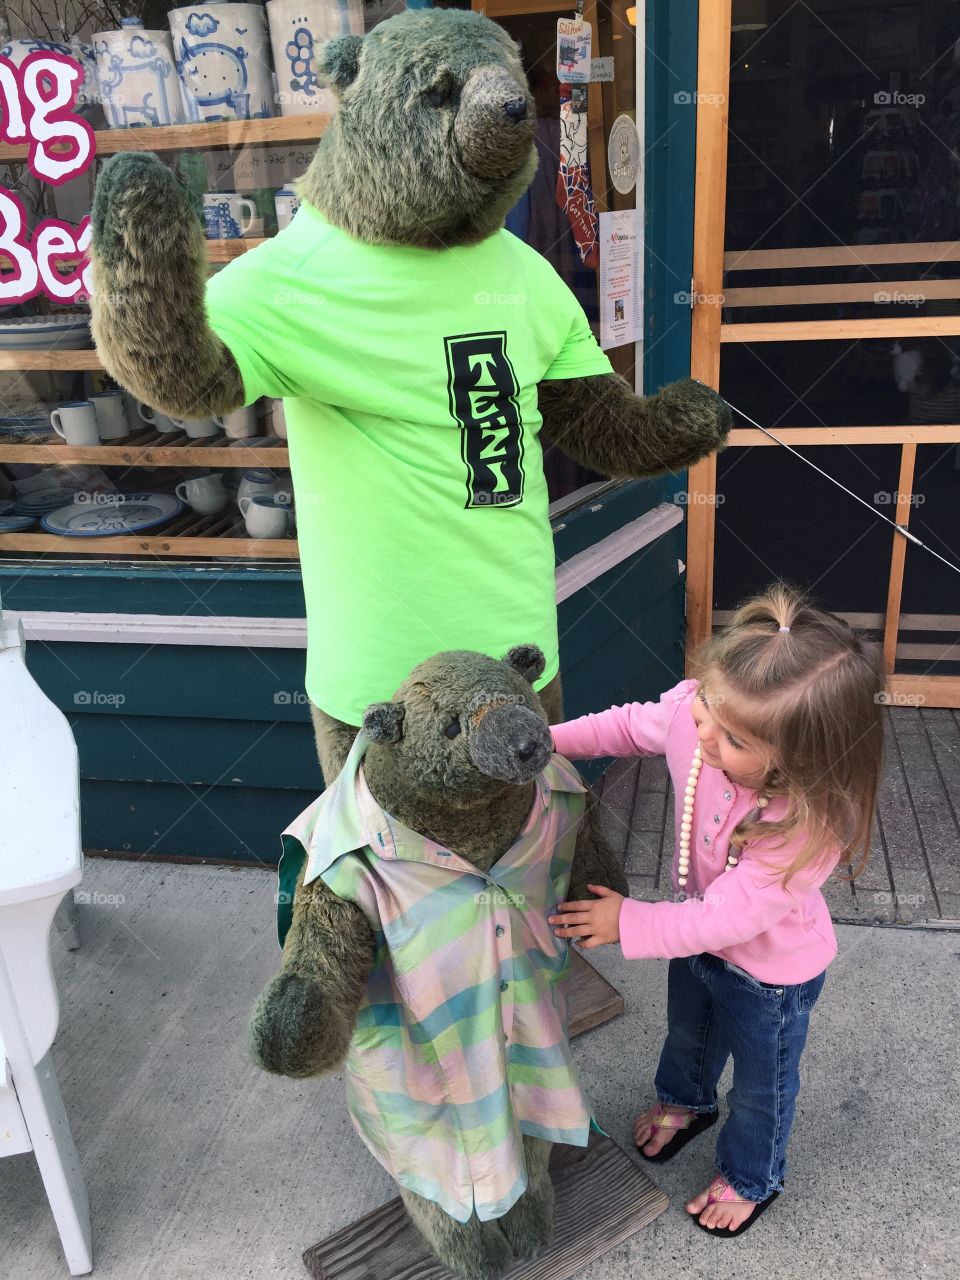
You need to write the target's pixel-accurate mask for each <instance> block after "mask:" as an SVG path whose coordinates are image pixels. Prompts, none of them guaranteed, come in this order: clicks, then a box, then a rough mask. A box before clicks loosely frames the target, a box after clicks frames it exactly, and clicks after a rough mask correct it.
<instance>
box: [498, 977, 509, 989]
mask: <svg viewBox="0 0 960 1280" xmlns="http://www.w3.org/2000/svg"><path fill="white" fill-rule="evenodd" d="M509 985H510V983H509V982H508V981H507V980H506V978H504V979H503V980H502V981H501V983H500V990H501V991H506V989H507V987H509Z"/></svg>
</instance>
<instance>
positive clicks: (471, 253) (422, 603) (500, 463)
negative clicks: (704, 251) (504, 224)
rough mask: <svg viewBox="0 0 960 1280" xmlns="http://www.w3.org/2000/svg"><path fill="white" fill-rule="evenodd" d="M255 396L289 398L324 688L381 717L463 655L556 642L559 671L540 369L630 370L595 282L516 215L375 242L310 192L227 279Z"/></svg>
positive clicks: (222, 276) (312, 662) (318, 670)
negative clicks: (461, 231)
mask: <svg viewBox="0 0 960 1280" xmlns="http://www.w3.org/2000/svg"><path fill="white" fill-rule="evenodd" d="M207 315H208V319H209V322H210V325H211V327H212V328H213V330H214V331H215V332H216V333H217V334H218V335H219V336H220V338H222V340H223V341H224V343H225V344H226V345H227V347H228V348H229V349H230V351H231V352H232V353H233V356H234V358H235V359H236V361H237V364H238V365H239V368H240V372H241V374H242V376H243V385H244V390H245V398H244V404H252V403H253V401H254V400H256V399H258V398H259V397H260V396H273V397H282V398H283V400H284V412H285V416H286V421H287V435H288V445H289V449H290V469H291V473H292V476H293V488H294V494H295V499H296V508H297V534H298V538H299V542H300V560H301V568H302V573H303V589H304V596H305V599H306V607H307V677H306V688H307V693H308V695H309V697H310V698H311V699H312V701H313V702H315V703H316V704H317V706H319V707H321V708H322V709H323V710H324V711H326V712H327V713H328V714H329V715H332V716H336V717H337V718H338V719H341V720H344V721H346V722H347V723H348V724H357V725H358V724H360V722H361V720H362V718H363V713H364V711H365V709H366V708H367V706H368V705H369V704H370V703H371V702H379V701H386V700H388V699H389V698H391V697H392V696H393V694H394V692H395V691H396V689H397V687H398V685H399V684H400V683H401V681H402V680H403V679H404V678H405V677H406V676H407V675H408V674H409V672H410V670H411V669H412V668H413V667H414V666H416V664H417V663H419V662H421V661H423V660H424V659H425V658H428V657H430V656H431V655H432V654H434V653H438V652H440V651H441V650H443V649H474V650H478V651H480V652H482V653H487V654H489V655H490V656H492V657H495V658H500V657H502V656H503V655H504V654H505V653H506V652H507V650H508V649H509V648H511V646H513V645H516V644H537V645H539V646H540V648H541V649H542V650H543V652H544V654H545V655H546V659H547V665H546V669H545V671H544V673H543V676H542V677H541V678H540V680H539V681H538V682H537V686H538V687H541V686H542V685H543V684H545V683H546V682H547V681H548V680H551V679H552V678H553V677H554V676H555V675H556V673H557V669H558V665H559V658H558V652H557V616H556V596H555V587H554V553H553V539H552V536H551V531H550V525H549V520H548V515H547V486H546V481H545V479H544V475H543V460H542V453H541V448H540V441H539V436H538V433H539V430H540V426H541V418H540V413H539V410H538V408H537V384H538V382H540V381H541V380H542V379H544V378H582V377H587V376H589V375H591V374H602V373H610V372H611V365H610V362H609V360H608V359H607V357H606V356H605V355H604V353H603V352H602V351H601V350H600V348H599V346H598V345H597V342H596V340H595V339H594V337H593V334H592V333H591V331H590V326H589V325H588V323H587V319H586V316H585V315H584V313H583V310H582V308H581V306H580V304H579V303H578V302H577V300H576V298H575V297H574V296H573V294H572V293H571V292H570V290H569V289H568V288H567V286H566V285H565V284H564V283H563V281H562V280H561V279H560V277H559V276H558V275H557V273H556V272H555V271H554V269H553V267H552V266H551V265H550V263H549V262H547V260H546V259H545V258H543V257H541V255H540V254H539V253H537V252H536V251H535V250H534V249H531V248H530V247H529V246H528V245H526V244H524V243H523V241H522V240H518V239H517V238H516V237H515V236H513V235H511V234H510V232H508V231H506V230H501V231H499V232H497V234H496V235H493V236H491V237H489V238H488V239H487V240H484V241H483V242H482V243H480V244H477V245H472V246H469V247H465V248H454V249H443V250H432V249H418V248H397V247H395V246H390V245H370V244H365V243H364V242H363V241H361V240H357V239H354V238H353V237H351V236H349V235H347V234H346V233H345V232H343V231H341V230H340V229H339V228H337V227H335V226H333V225H331V224H330V223H329V222H328V221H327V220H326V218H325V217H324V216H323V215H322V214H321V213H320V212H319V211H318V210H317V209H316V208H314V207H313V206H312V205H309V204H302V205H301V206H300V209H299V211H298V212H297V214H296V217H295V218H294V219H293V221H292V222H291V224H290V226H289V227H287V228H286V229H285V230H284V231H282V232H281V233H280V234H279V235H277V236H275V237H274V238H273V239H270V240H268V241H266V242H265V243H264V244H262V245H260V246H258V247H257V248H256V249H253V250H251V251H250V252H249V253H245V254H244V255H243V256H242V257H240V258H237V259H235V260H234V261H233V262H231V263H230V264H229V266H228V267H227V268H226V269H224V270H223V271H221V272H219V273H217V274H216V275H213V276H211V277H210V279H209V282H208V285H207Z"/></svg>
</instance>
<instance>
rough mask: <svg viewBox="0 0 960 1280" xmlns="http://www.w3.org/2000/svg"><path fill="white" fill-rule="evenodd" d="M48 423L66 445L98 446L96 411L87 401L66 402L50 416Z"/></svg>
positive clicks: (98, 434)
mask: <svg viewBox="0 0 960 1280" xmlns="http://www.w3.org/2000/svg"><path fill="white" fill-rule="evenodd" d="M50 423H51V425H52V426H53V429H54V431H55V432H56V433H57V435H58V436H59V437H60V439H61V440H65V441H66V442H67V444H74V445H81V444H83V445H86V444H99V443H100V432H99V430H98V428H97V411H96V409H94V407H93V405H92V404H91V403H90V401H89V400H68V401H67V402H66V403H65V404H62V405H60V406H59V407H58V408H56V409H54V411H53V412H52V413H51V414H50Z"/></svg>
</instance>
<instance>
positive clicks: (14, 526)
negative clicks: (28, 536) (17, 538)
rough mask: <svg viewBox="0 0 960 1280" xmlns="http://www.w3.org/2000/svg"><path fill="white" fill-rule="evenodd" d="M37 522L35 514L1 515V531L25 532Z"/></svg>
mask: <svg viewBox="0 0 960 1280" xmlns="http://www.w3.org/2000/svg"><path fill="white" fill-rule="evenodd" d="M36 523H37V522H36V520H35V519H34V518H33V516H0V533H23V531H24V530H25V529H32V528H33V526H34V525H35V524H36Z"/></svg>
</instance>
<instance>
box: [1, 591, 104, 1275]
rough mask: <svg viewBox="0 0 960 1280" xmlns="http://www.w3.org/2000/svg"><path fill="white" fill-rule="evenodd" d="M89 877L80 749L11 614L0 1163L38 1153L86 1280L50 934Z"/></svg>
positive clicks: (63, 1235)
mask: <svg viewBox="0 0 960 1280" xmlns="http://www.w3.org/2000/svg"><path fill="white" fill-rule="evenodd" d="M81 875H82V854H81V851H80V800H79V766H78V762H77V747H76V743H75V742H74V739H73V734H72V732H71V730H70V726H69V724H68V723H67V720H66V718H65V717H64V715H63V714H62V713H61V712H60V711H59V710H58V709H57V708H56V707H55V706H54V705H53V703H52V702H50V700H49V699H48V698H47V697H46V696H45V695H44V694H43V693H42V692H41V690H40V689H39V687H38V686H37V684H36V682H35V681H34V679H33V677H32V676H31V675H30V673H29V672H28V671H27V668H26V664H25V662H24V641H23V628H22V626H21V624H20V622H19V620H17V621H16V622H14V621H13V620H12V619H11V618H10V616H9V615H7V617H6V619H5V618H4V615H3V611H2V609H0V1156H10V1155H17V1154H18V1153H20V1152H24V1151H33V1153H34V1155H35V1156H36V1160H37V1164H38V1165H39V1168H40V1175H41V1177H42V1178H43V1185H44V1188H45V1189H46V1192H47V1198H48V1199H49V1201H50V1208H51V1209H52V1211H53V1216H54V1219H55V1221H56V1224H57V1230H58V1231H59V1233H60V1241H61V1244H62V1246H63V1252H64V1256H65V1258H66V1261H67V1266H68V1267H69V1268H70V1273H71V1275H75V1276H81V1275H86V1274H87V1273H88V1272H89V1271H90V1270H91V1269H92V1266H93V1263H92V1259H91V1253H90V1211H89V1208H88V1205H87V1192H86V1187H85V1186H84V1182H83V1176H82V1174H81V1171H80V1161H79V1158H78V1156H77V1149H76V1147H75V1146H74V1143H73V1138H72V1137H71V1135H70V1126H69V1124H68V1123H67V1116H66V1112H65V1111H64V1108H63V1100H62V1098H61V1096H60V1086H59V1084H58V1083H57V1076H56V1072H55V1071H54V1067H53V1060H52V1058H51V1056H50V1046H51V1045H52V1044H53V1040H54V1037H55V1035H56V1033H57V1023H58V1021H59V1017H60V1007H59V1001H58V999H57V989H56V986H55V984H54V980H53V968H52V965H51V962H50V926H51V923H52V922H53V918H54V915H55V913H56V911H57V907H58V905H59V904H60V902H61V899H63V897H64V895H65V894H68V893H70V894H71V898H72V892H71V891H72V889H73V886H74V885H76V884H78V883H79V881H80V877H81ZM73 941H74V944H75V939H74V940H73ZM68 945H69V944H68Z"/></svg>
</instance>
